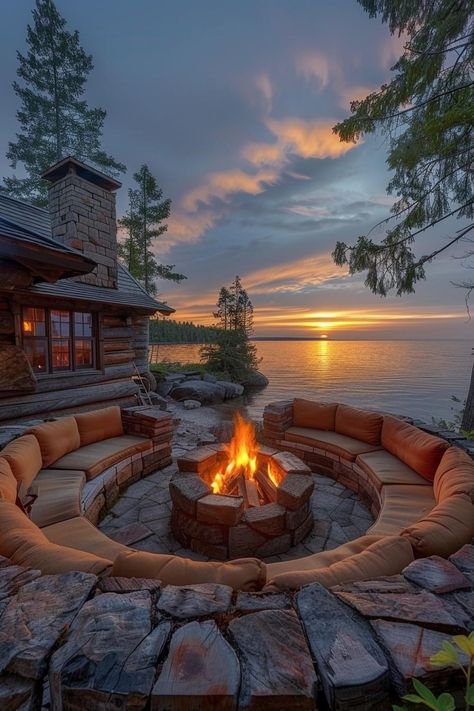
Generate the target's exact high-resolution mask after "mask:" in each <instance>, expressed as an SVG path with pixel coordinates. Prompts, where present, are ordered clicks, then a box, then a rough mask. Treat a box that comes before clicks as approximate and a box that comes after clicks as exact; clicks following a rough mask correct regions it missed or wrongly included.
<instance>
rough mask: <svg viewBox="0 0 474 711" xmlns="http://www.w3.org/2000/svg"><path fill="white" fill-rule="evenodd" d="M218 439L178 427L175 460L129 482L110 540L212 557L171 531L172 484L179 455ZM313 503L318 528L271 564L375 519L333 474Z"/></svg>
mask: <svg viewBox="0 0 474 711" xmlns="http://www.w3.org/2000/svg"><path fill="white" fill-rule="evenodd" d="M212 441H215V437H214V435H213V434H212V433H210V432H203V431H202V428H199V427H197V426H193V425H192V424H190V423H186V424H182V425H179V426H178V427H177V428H176V430H175V433H174V436H173V464H171V465H170V466H168V467H166V469H163V470H162V471H159V472H157V473H156V474H151V475H150V476H148V477H147V478H146V479H142V480H141V481H139V482H137V483H136V484H133V485H132V486H130V487H129V488H128V489H127V491H126V492H125V494H124V495H123V496H122V497H121V498H120V499H119V501H118V502H117V503H116V504H115V506H114V507H113V508H112V509H110V511H109V512H108V514H107V516H106V517H105V518H104V519H103V521H102V522H101V523H100V524H99V528H100V529H101V530H102V531H103V532H104V533H106V534H107V535H108V536H110V537H111V538H113V539H115V540H117V541H119V542H120V543H124V544H126V545H129V546H133V547H134V548H137V549H138V550H143V551H153V552H155V553H174V554H175V555H179V556H183V557H188V558H192V559H193V560H203V561H205V560H210V558H208V557H207V556H205V555H202V554H201V553H196V552H194V551H191V550H190V549H187V548H183V547H182V545H181V544H180V543H179V542H178V541H176V540H175V538H174V537H173V535H172V533H171V530H170V517H171V498H170V494H169V482H170V479H171V477H172V475H173V474H174V473H175V472H176V471H177V467H176V464H175V462H176V458H177V457H179V456H182V455H183V454H184V453H185V452H187V451H189V450H191V449H194V448H195V447H198V446H200V445H202V444H205V443H209V442H212ZM313 479H314V484H315V487H314V493H313V495H312V497H311V501H310V503H311V507H312V510H313V516H314V526H313V530H312V531H311V533H310V534H309V535H308V536H307V537H306V538H305V539H304V541H303V542H302V543H299V544H298V545H296V546H293V547H292V548H290V550H288V551H287V552H286V553H284V554H282V555H276V556H270V557H267V558H264V560H265V562H267V563H272V562H277V561H283V560H290V559H292V558H300V557H302V556H306V555H310V554H311V553H318V552H319V551H322V550H330V549H331V548H336V547H337V546H339V545H340V544H341V543H345V542H346V541H350V540H353V539H355V538H357V537H358V536H361V535H363V534H364V533H365V532H366V531H367V529H368V528H369V527H370V526H371V525H372V523H373V517H372V516H371V514H370V512H369V510H368V509H367V507H366V506H364V504H362V503H361V502H360V501H359V499H358V497H357V495H356V494H354V493H353V492H352V491H350V490H349V489H346V488H345V487H344V486H342V485H341V484H339V483H338V482H335V481H333V480H332V479H330V478H329V477H326V476H321V475H319V474H313Z"/></svg>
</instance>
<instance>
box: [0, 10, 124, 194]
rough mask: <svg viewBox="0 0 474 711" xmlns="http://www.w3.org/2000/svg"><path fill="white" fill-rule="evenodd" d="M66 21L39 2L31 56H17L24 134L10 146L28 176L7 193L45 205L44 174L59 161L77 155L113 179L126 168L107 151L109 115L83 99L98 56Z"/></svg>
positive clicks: (10, 183) (8, 181) (12, 180)
mask: <svg viewBox="0 0 474 711" xmlns="http://www.w3.org/2000/svg"><path fill="white" fill-rule="evenodd" d="M65 25H66V20H65V19H64V18H63V17H61V15H60V14H59V12H58V10H57V8H56V6H55V4H54V2H53V0H36V8H35V9H34V10H33V24H32V25H28V28H27V37H26V44H27V52H26V54H21V52H18V53H17V56H18V62H19V66H18V70H17V74H18V77H19V79H20V80H21V81H20V82H18V81H14V82H13V88H14V90H15V93H16V94H17V96H18V97H19V99H20V109H19V111H18V112H17V118H18V122H19V124H20V130H19V131H18V133H17V134H16V141H14V142H10V143H9V147H8V152H7V158H8V159H9V160H10V162H11V166H12V167H13V168H16V167H17V165H18V163H21V164H22V165H23V167H24V169H25V171H26V174H27V176H26V177H25V178H18V177H16V176H14V177H7V178H5V179H4V182H5V189H6V190H7V191H8V192H9V193H10V194H11V195H14V196H15V197H19V198H23V199H28V200H31V201H33V202H35V203H36V204H38V205H45V204H46V199H47V191H46V187H45V185H43V181H42V180H41V174H42V173H43V172H44V171H45V170H46V169H47V168H48V167H49V166H51V165H52V164H53V163H55V162H57V161H58V160H61V159H62V158H65V157H66V156H69V155H72V156H74V157H75V158H77V159H79V160H84V161H86V162H88V163H92V164H94V165H95V166H96V167H98V168H100V169H103V170H104V171H105V172H107V173H108V174H111V175H116V174H117V173H118V172H122V171H124V170H125V166H124V165H122V163H118V162H117V161H115V160H114V159H113V158H112V157H111V156H109V155H107V154H106V153H105V152H104V151H103V150H102V149H101V137H102V128H103V124H104V119H105V116H106V112H105V111H104V110H103V109H100V108H96V109H90V108H89V107H88V106H87V102H86V101H85V100H84V99H83V98H82V96H83V93H84V88H85V83H86V80H87V77H88V75H89V73H90V72H91V70H92V69H93V66H94V65H93V63H92V57H91V55H89V54H87V53H86V52H85V51H84V49H83V48H82V47H81V45H80V44H79V33H78V32H77V30H75V31H74V32H68V31H67V30H66V29H65Z"/></svg>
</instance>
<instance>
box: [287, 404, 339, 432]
mask: <svg viewBox="0 0 474 711" xmlns="http://www.w3.org/2000/svg"><path fill="white" fill-rule="evenodd" d="M336 410H337V403H335V402H313V401H312V400H304V399H303V398H295V399H294V400H293V425H294V426H295V427H312V428H314V429H315V430H334V424H335V421H336Z"/></svg>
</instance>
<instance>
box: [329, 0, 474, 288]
mask: <svg viewBox="0 0 474 711" xmlns="http://www.w3.org/2000/svg"><path fill="white" fill-rule="evenodd" d="M358 1H359V3H360V4H361V5H362V7H363V8H364V9H365V10H366V11H367V12H368V13H369V15H370V16H371V17H376V16H380V17H381V19H382V21H383V22H385V23H388V25H389V28H390V31H391V33H392V34H398V35H403V37H404V38H405V42H404V51H403V55H402V56H401V57H400V59H399V60H398V62H397V63H396V64H395V65H394V67H392V71H393V74H394V75H393V78H392V80H391V81H390V82H389V83H388V84H385V85H383V86H382V87H381V88H380V89H379V91H376V92H373V93H372V94H369V96H367V97H366V98H365V99H363V100H362V101H353V102H352V103H351V114H352V115H351V116H350V117H349V118H347V119H346V120H345V121H342V122H341V123H338V124H337V125H336V126H335V127H334V129H333V130H334V132H335V133H336V134H337V135H338V136H339V137H340V138H341V140H342V141H346V142H350V141H354V142H355V141H357V140H358V139H359V138H361V137H362V136H364V135H366V134H371V133H375V132H376V131H381V132H382V133H383V134H384V135H385V136H386V137H387V140H388V146H389V150H388V158H387V164H388V167H389V168H390V169H391V170H392V171H393V177H392V178H391V180H390V182H389V184H388V187H387V192H388V193H389V194H390V195H394V196H396V197H397V199H396V202H395V203H394V205H393V207H392V210H391V215H390V216H389V217H388V218H387V219H385V220H383V221H382V222H381V223H379V224H378V225H376V226H375V227H374V228H373V229H372V230H371V231H370V232H369V233H368V234H367V235H361V236H359V237H358V238H357V240H356V241H355V243H354V244H352V245H348V244H346V243H345V242H338V243H337V245H336V248H335V250H334V252H333V258H334V260H335V262H336V264H339V265H348V267H349V272H350V273H351V274H355V273H358V272H366V286H367V287H368V288H369V289H370V290H371V291H372V292H374V293H375V294H380V295H382V296H386V295H387V294H388V292H389V291H391V290H395V291H396V293H397V294H398V295H402V294H404V293H411V292H413V291H414V290H415V285H416V283H417V282H418V281H420V280H421V279H424V278H425V277H426V273H425V267H426V265H427V264H429V263H430V262H432V261H433V260H434V259H435V258H436V257H437V256H438V255H439V254H441V253H443V252H445V251H446V250H449V249H450V248H451V247H452V246H453V245H456V244H458V243H461V242H463V241H465V240H466V237H467V235H468V234H469V233H470V232H471V231H472V230H473V229H474V200H473V188H474V74H473V67H474V3H473V0H417V1H416V2H413V0H358ZM449 218H457V219H458V220H460V223H461V228H460V229H459V230H457V231H454V232H453V233H451V234H450V236H449V237H448V238H447V239H446V240H445V241H444V243H443V244H442V245H441V246H440V247H436V248H435V247H434V246H432V247H431V248H430V244H429V241H428V240H429V236H430V233H429V230H430V228H432V227H434V226H435V225H438V224H440V223H443V222H444V221H445V220H448V219H449ZM379 227H383V228H385V236H384V237H383V238H382V239H381V240H380V241H376V240H375V239H374V238H373V236H372V234H373V232H374V230H375V228H379ZM422 238H423V241H422ZM419 242H421V246H419V245H418V243H419ZM423 245H426V246H423ZM421 251H423V252H424V253H423V254H421V255H420V252H421Z"/></svg>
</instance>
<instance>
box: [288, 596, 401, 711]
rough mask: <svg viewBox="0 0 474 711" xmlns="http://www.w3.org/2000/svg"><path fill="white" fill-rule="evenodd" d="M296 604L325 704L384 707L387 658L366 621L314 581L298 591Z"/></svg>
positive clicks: (351, 709)
mask: <svg viewBox="0 0 474 711" xmlns="http://www.w3.org/2000/svg"><path fill="white" fill-rule="evenodd" d="M296 608H297V610H298V612H299V616H300V620H301V622H302V624H303V627H304V629H305V632H306V637H307V639H308V642H309V646H310V649H311V652H312V655H313V658H314V660H315V662H316V664H317V669H318V674H319V677H320V679H321V683H322V687H323V691H324V695H325V697H326V700H327V702H328V705H329V707H330V708H331V709H338V711H356V710H357V711H389V710H390V709H391V705H390V699H389V693H390V685H389V668H388V663H387V660H386V658H385V655H384V653H383V651H382V649H381V647H380V645H379V644H378V643H377V642H376V640H375V638H374V635H373V632H372V629H371V627H370V625H369V624H368V623H367V622H366V620H364V619H363V618H362V617H361V616H360V615H358V614H357V613H356V612H355V611H354V610H352V609H351V608H350V607H349V606H348V605H346V604H344V603H343V602H342V600H340V599H338V597H337V596H335V595H333V594H331V593H330V592H329V591H328V590H326V588H324V587H323V586H322V585H320V584H319V583H315V584H313V585H308V586H307V587H304V588H303V589H302V590H300V592H299V593H298V594H297V596H296Z"/></svg>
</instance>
